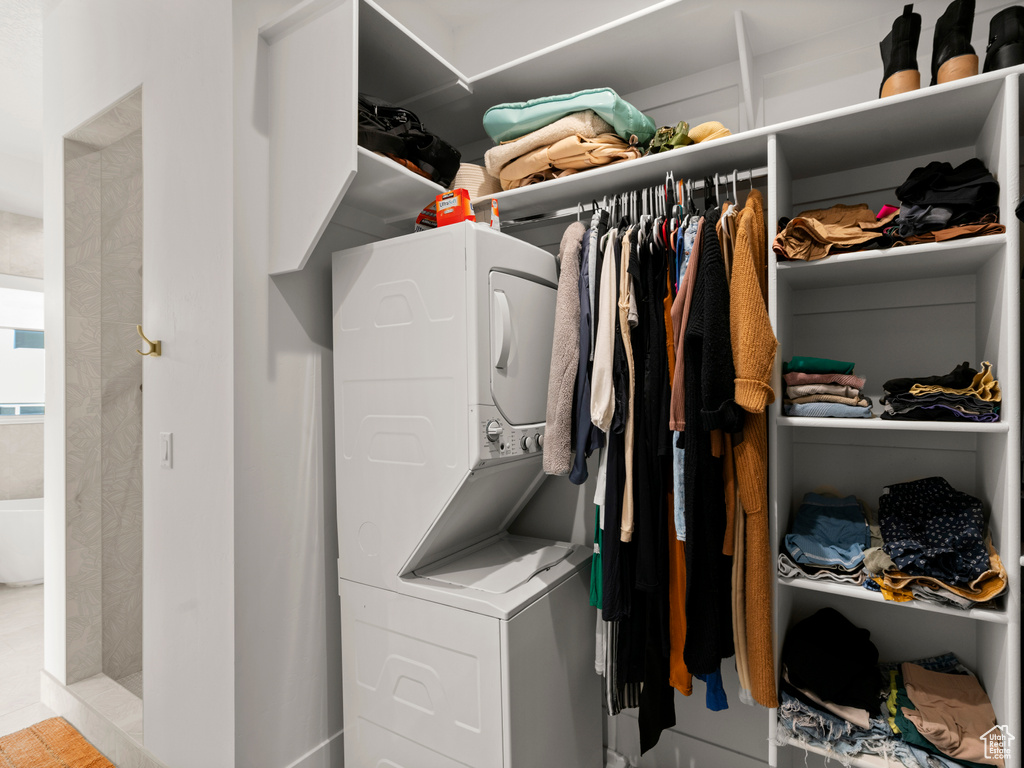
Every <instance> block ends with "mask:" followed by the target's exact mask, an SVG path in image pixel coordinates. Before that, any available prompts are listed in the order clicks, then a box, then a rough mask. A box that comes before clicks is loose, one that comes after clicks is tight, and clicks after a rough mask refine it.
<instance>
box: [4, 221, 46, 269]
mask: <svg viewBox="0 0 1024 768" xmlns="http://www.w3.org/2000/svg"><path fill="white" fill-rule="evenodd" d="M0 272H2V273H3V274H5V275H19V276H21V277H38V278H42V276H43V220H42V219H37V218H35V217H34V216H22V215H21V214H18V213H10V212H9V211H0Z"/></svg>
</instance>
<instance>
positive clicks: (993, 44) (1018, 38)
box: [984, 5, 1024, 72]
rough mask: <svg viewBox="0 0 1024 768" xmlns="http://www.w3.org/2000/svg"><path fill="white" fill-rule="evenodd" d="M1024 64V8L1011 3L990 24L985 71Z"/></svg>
mask: <svg viewBox="0 0 1024 768" xmlns="http://www.w3.org/2000/svg"><path fill="white" fill-rule="evenodd" d="M1018 64H1024V8H1022V7H1021V6H1019V5H1011V6H1010V7H1009V8H1004V9H1003V10H1001V11H1000V12H999V13H997V14H996V15H995V16H993V17H992V21H991V23H990V24H989V25H988V47H987V48H986V49H985V70H984V71H985V72H991V71H992V70H995V69H1002V68H1003V67H1014V66H1016V65H1018Z"/></svg>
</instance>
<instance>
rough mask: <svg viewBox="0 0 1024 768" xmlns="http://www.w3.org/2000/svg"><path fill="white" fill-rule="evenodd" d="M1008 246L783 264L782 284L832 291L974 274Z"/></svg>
mask: <svg viewBox="0 0 1024 768" xmlns="http://www.w3.org/2000/svg"><path fill="white" fill-rule="evenodd" d="M1005 245H1006V235H1005V234H1002V235H986V236H984V237H974V238H966V239H963V240H949V241H947V242H944V243H921V244H919V245H906V246H897V247H895V248H887V249H885V250H875V251H857V252H853V253H840V254H835V255H832V256H827V257H825V258H824V259H819V260H818V261H780V262H779V263H778V265H777V267H778V276H779V281H780V282H783V283H785V284H786V285H788V286H790V287H792V288H796V289H804V288H833V287H837V286H846V285H865V284H871V283H878V282H883V281H884V282H898V281H901V280H913V279H917V278H928V277H951V276H954V275H971V274H975V273H976V272H977V271H978V270H979V269H981V267H982V266H984V265H985V264H986V263H987V262H988V260H989V259H991V258H992V257H993V256H994V255H995V254H996V253H998V252H999V250H1000V249H1001V248H1003V247H1004V246H1005Z"/></svg>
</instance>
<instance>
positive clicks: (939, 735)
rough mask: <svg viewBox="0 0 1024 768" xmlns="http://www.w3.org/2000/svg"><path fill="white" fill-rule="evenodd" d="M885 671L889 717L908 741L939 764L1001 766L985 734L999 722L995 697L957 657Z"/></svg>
mask: <svg viewBox="0 0 1024 768" xmlns="http://www.w3.org/2000/svg"><path fill="white" fill-rule="evenodd" d="M882 670H883V672H885V673H887V674H888V679H889V694H888V697H887V699H886V703H885V707H886V710H887V712H888V715H889V716H888V718H887V722H888V725H889V728H890V730H892V732H893V733H894V734H896V735H897V736H898V737H899V738H900V739H901V740H902V741H903V742H904V743H906V744H908V745H911V746H912V747H914V748H915V749H916V750H920V753H919V754H921V756H926V757H925V759H926V760H928V761H929V762H938V764H940V765H950V764H952V765H1003V760H1001V759H998V758H992V757H990V756H988V754H987V753H986V752H987V751H986V748H985V744H986V740H985V738H984V735H985V734H986V733H987V732H988V731H990V730H991V729H993V728H995V727H996V714H995V710H994V709H993V708H992V702H991V701H990V700H989V698H988V695H987V694H986V693H985V691H984V689H983V688H982V687H981V683H980V682H978V678H976V677H975V676H974V675H973V674H971V671H970V670H969V669H967V667H965V666H964V665H963V664H961V663H960V660H959V659H958V658H957V657H956V656H954V655H953V654H951V653H947V654H945V655H943V656H937V657H933V658H930V659H920V660H918V661H913V662H910V661H905V662H903V663H902V664H890V665H884V666H883V667H882ZM922 753H923V754H922ZM918 761H919V762H920V757H919V758H918Z"/></svg>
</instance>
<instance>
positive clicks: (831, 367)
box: [782, 356, 854, 373]
mask: <svg viewBox="0 0 1024 768" xmlns="http://www.w3.org/2000/svg"><path fill="white" fill-rule="evenodd" d="M853 366H854V364H853V363H844V362H843V361H842V360H829V359H828V358H827V357H796V356H794V357H793V359H792V360H790V361H789V362H788V363H783V364H782V372H783V373H791V372H793V371H796V372H798V373H853Z"/></svg>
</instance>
